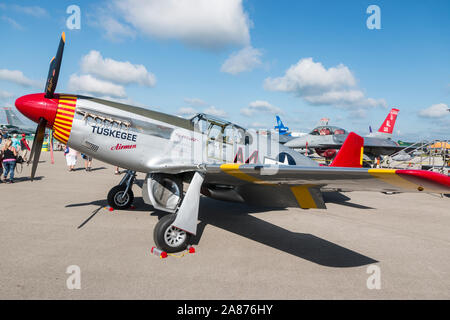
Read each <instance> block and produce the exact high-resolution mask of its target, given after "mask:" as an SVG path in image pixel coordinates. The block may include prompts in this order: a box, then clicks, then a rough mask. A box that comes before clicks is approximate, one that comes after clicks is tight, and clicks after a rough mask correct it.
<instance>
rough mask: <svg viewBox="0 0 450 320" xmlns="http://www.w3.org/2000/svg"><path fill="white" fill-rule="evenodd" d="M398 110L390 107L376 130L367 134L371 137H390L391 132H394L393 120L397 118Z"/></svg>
mask: <svg viewBox="0 0 450 320" xmlns="http://www.w3.org/2000/svg"><path fill="white" fill-rule="evenodd" d="M399 111H400V110H399V109H395V108H392V109H391V111H390V112H389V114H388V115H387V117H386V119H384V122H383V124H382V125H381V127H380V129H378V131H377V132H374V133H371V134H370V135H369V136H372V137H383V138H390V137H392V132H394V126H395V121H396V120H397V114H398V112H399Z"/></svg>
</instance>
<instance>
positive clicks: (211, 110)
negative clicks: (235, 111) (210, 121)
mask: <svg viewBox="0 0 450 320" xmlns="http://www.w3.org/2000/svg"><path fill="white" fill-rule="evenodd" d="M205 113H206V114H210V115H212V116H216V117H222V118H225V117H227V112H226V111H225V110H222V109H219V108H216V107H215V106H210V107H209V108H207V109H205Z"/></svg>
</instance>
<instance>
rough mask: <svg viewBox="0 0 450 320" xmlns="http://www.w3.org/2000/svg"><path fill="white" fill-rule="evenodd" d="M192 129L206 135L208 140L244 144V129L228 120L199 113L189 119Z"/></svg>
mask: <svg viewBox="0 0 450 320" xmlns="http://www.w3.org/2000/svg"><path fill="white" fill-rule="evenodd" d="M191 122H192V124H193V125H194V129H195V131H197V132H201V133H203V134H206V135H207V136H208V140H212V141H217V142H219V141H220V142H224V143H229V144H233V143H237V144H244V142H245V136H246V131H245V129H244V128H242V127H240V126H238V125H235V124H233V123H231V122H229V121H226V120H223V119H220V118H217V117H214V116H210V115H207V114H204V113H199V114H197V115H196V116H194V117H193V118H192V119H191Z"/></svg>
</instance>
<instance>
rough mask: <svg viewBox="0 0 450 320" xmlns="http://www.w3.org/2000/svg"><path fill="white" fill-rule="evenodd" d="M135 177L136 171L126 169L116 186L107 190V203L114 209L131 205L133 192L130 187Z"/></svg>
mask: <svg viewBox="0 0 450 320" xmlns="http://www.w3.org/2000/svg"><path fill="white" fill-rule="evenodd" d="M135 179H136V171H131V170H127V173H126V174H125V176H124V177H123V178H122V180H121V181H120V183H119V184H118V185H117V186H114V187H113V188H112V189H111V190H109V192H108V205H109V206H110V207H112V208H114V209H116V210H126V209H128V208H130V207H131V205H132V203H133V200H134V194H133V190H132V189H131V187H132V186H133V183H134V180H135Z"/></svg>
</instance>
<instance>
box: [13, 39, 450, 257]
mask: <svg viewBox="0 0 450 320" xmlns="http://www.w3.org/2000/svg"><path fill="white" fill-rule="evenodd" d="M64 45H65V34H64V33H63V34H62V37H61V41H60V43H59V47H58V51H57V54H56V56H55V58H54V59H52V61H51V63H50V70H49V73H48V78H47V83H46V87H45V92H44V93H36V94H29V95H25V96H23V97H20V98H18V99H17V100H16V103H15V104H16V107H17V109H18V110H19V111H20V112H21V113H22V114H23V115H25V116H26V117H28V118H29V119H31V120H33V121H34V122H36V123H38V126H37V129H36V135H35V138H34V142H33V146H32V151H31V155H30V159H31V161H32V162H33V165H32V170H31V178H32V179H33V178H34V177H35V174H36V169H37V165H38V162H39V156H40V151H41V146H42V142H43V139H44V132H45V129H46V128H49V129H52V130H53V132H54V133H53V135H54V137H55V138H56V139H57V140H59V141H60V142H62V143H64V144H67V145H68V146H69V147H71V148H74V149H76V150H78V151H79V152H82V153H85V154H87V155H89V156H92V157H93V158H96V159H98V160H101V161H104V162H106V163H109V164H112V165H114V166H120V167H122V168H126V169H128V170H129V171H128V174H127V175H126V176H125V177H124V178H123V179H122V182H121V183H120V184H119V185H118V186H116V187H114V188H112V189H111V190H110V192H109V194H108V201H110V202H111V203H112V204H113V205H114V206H116V207H118V208H126V207H127V206H129V205H130V204H131V202H132V200H133V197H134V195H133V192H132V190H131V185H132V183H133V182H134V179H135V177H136V172H142V173H145V174H146V177H145V181H144V184H143V187H142V195H143V199H144V201H145V202H146V203H148V204H151V205H153V207H154V208H155V209H158V210H162V211H165V212H167V213H168V214H167V215H165V216H163V217H162V218H161V219H160V220H159V222H158V223H157V224H156V226H155V228H154V232H153V237H154V241H155V244H156V246H157V247H158V248H160V249H162V250H164V251H166V252H177V251H181V250H184V249H185V248H186V247H187V245H188V244H189V241H190V238H191V237H192V235H195V234H196V231H197V223H198V221H197V219H198V211H199V206H200V196H201V194H202V195H204V196H207V197H211V198H214V199H219V200H225V201H237V202H246V203H251V204H258V205H269V206H281V207H289V206H297V207H300V208H304V209H308V208H325V203H324V200H323V198H322V193H323V192H328V191H356V190H357V191H361V190H362V191H364V190H366V191H376V192H429V193H449V192H450V178H449V177H447V176H444V175H442V174H438V173H434V172H428V171H421V170H386V169H367V168H361V162H362V154H363V143H364V139H363V138H362V137H360V136H358V135H356V134H355V133H350V134H349V135H348V137H347V140H346V141H345V143H344V145H343V146H342V148H341V150H340V151H339V153H338V155H337V156H336V158H335V160H334V161H333V163H332V164H331V165H330V166H320V165H318V164H317V163H316V162H315V161H313V160H311V159H309V158H308V157H305V156H303V155H301V154H300V153H298V152H296V151H295V150H293V149H290V148H288V147H286V146H284V145H282V144H281V143H279V141H278V139H277V137H276V135H273V136H272V134H271V133H267V134H266V135H261V134H259V133H258V132H256V131H251V130H246V129H245V128H242V127H240V126H238V125H236V124H234V123H231V122H229V121H225V120H222V119H218V118H216V117H212V116H209V115H206V114H198V115H196V116H194V117H193V118H192V119H184V118H180V117H177V116H173V115H169V114H166V113H162V112H158V111H153V110H149V109H144V108H139V107H134V106H130V105H126V104H121V103H117V102H112V101H107V100H102V99H97V98H93V97H86V96H81V95H75V94H62V93H55V90H56V86H57V83H58V77H59V72H60V68H61V61H62V56H63V51H64ZM183 183H186V185H188V187H187V190H186V192H184V186H183Z"/></svg>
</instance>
